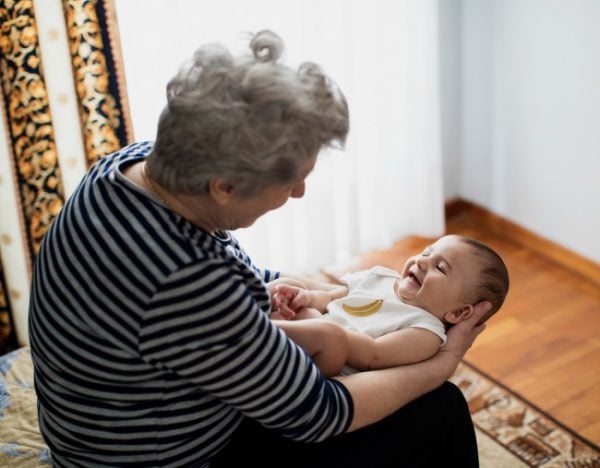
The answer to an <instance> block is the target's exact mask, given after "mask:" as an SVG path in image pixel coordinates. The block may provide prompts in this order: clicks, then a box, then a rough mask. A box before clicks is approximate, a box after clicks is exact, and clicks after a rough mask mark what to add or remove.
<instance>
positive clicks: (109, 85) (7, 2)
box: [0, 0, 133, 353]
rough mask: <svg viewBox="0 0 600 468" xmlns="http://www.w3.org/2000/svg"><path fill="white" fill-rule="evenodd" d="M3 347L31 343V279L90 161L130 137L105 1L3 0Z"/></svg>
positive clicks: (114, 33) (119, 65)
mask: <svg viewBox="0 0 600 468" xmlns="http://www.w3.org/2000/svg"><path fill="white" fill-rule="evenodd" d="M0 80H1V83H0V84H1V93H0V101H1V102H0V104H1V105H0V120H1V122H0V124H1V125H0V197H1V198H0V200H1V205H0V352H2V353H3V352H6V351H8V350H10V349H12V348H15V347H17V346H22V345H27V343H28V340H27V313H28V312H27V310H28V302H29V283H30V281H31V270H32V266H33V261H34V260H35V255H36V253H37V251H38V249H39V246H40V242H41V240H42V238H43V236H44V234H45V233H46V231H47V229H48V227H49V226H50V224H51V223H52V221H53V219H54V218H55V217H56V215H57V214H58V212H59V211H60V209H61V208H62V206H63V204H64V202H65V200H66V198H68V196H69V195H70V194H71V193H72V192H73V190H74V189H75V187H76V185H77V182H78V181H79V180H80V178H81V177H82V176H83V174H84V173H85V171H86V170H87V168H88V167H89V166H90V165H92V164H94V163H95V162H96V161H97V160H98V159H99V158H101V157H102V156H104V155H106V154H109V153H110V152H112V151H115V150H117V149H119V148H121V147H122V146H125V145H126V144H128V143H129V142H131V141H132V140H133V135H132V130H131V122H130V118H129V110H128V106H127V101H126V93H125V81H124V76H123V69H122V62H121V55H120V49H119V38H118V31H117V22H116V20H115V16H114V6H113V5H112V2H111V1H110V0H37V1H33V0H0Z"/></svg>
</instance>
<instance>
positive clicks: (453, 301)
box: [396, 236, 482, 319]
mask: <svg viewBox="0 0 600 468" xmlns="http://www.w3.org/2000/svg"><path fill="white" fill-rule="evenodd" d="M481 267H482V262H481V260H480V259H479V258H478V256H477V255H476V254H475V253H474V250H473V248H472V247H471V246H470V245H469V244H467V243H466V242H463V241H462V240H460V238H459V237H457V236H444V237H442V238H440V239H438V240H437V241H436V242H435V243H434V244H432V245H430V246H429V247H427V248H426V249H425V250H424V251H423V252H422V253H420V254H419V255H415V256H414V257H411V258H409V259H408V260H407V261H406V263H405V265H404V268H403V269H402V273H401V279H400V280H399V281H398V287H397V289H396V293H397V294H398V296H399V297H400V298H401V299H402V301H403V302H405V303H407V304H411V305H414V306H417V307H421V308H423V309H425V310H427V311H429V312H430V313H432V314H433V315H435V316H436V317H438V318H440V319H443V318H444V315H445V314H446V313H447V312H450V311H454V310H458V309H461V308H462V307H464V306H466V305H468V304H469V302H468V301H469V300H470V299H469V296H470V293H471V291H472V290H473V287H474V285H475V284H476V282H477V279H478V276H479V274H480V273H481Z"/></svg>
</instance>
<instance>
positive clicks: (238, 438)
mask: <svg viewBox="0 0 600 468" xmlns="http://www.w3.org/2000/svg"><path fill="white" fill-rule="evenodd" d="M213 466H214V467H216V468H237V467H246V466H247V467H261V468H263V467H274V468H275V467H282V468H321V467H322V468H383V467H402V468H405V467H406V468H429V467H431V468H440V467H449V468H454V467H456V468H471V467H478V466H479V460H478V456H477V442H476V439H475V431H474V429H473V422H472V420H471V415H470V414H469V410H468V407H467V403H466V401H465V399H464V397H463V395H462V393H461V391H460V390H459V389H458V388H457V387H456V386H455V385H454V384H452V383H449V382H446V383H445V384H444V385H442V386H441V387H440V388H438V389H436V390H434V391H432V392H430V393H428V394H426V395H424V396H422V397H421V398H419V399H417V400H415V401H413V402H412V403H410V404H408V405H406V406H405V407H403V408H402V409H400V410H399V411H398V412H396V413H394V414H392V415H391V416H389V417H387V418H386V419H383V420H382V421H380V422H378V423H376V424H372V425H370V426H368V427H365V428H363V429H360V430H358V431H354V432H351V433H347V434H341V435H339V436H336V437H331V438H330V439H327V440H325V441H323V442H319V443H303V442H293V441H290V440H288V439H284V438H283V437H281V436H279V435H278V434H276V433H274V432H273V431H270V430H267V429H264V428H263V427H262V426H260V425H259V424H257V423H256V422H254V421H251V420H246V421H244V422H243V423H242V425H241V426H240V428H239V429H238V430H237V431H236V433H235V435H234V437H233V439H232V440H231V442H230V443H229V445H228V446H227V447H226V448H225V449H224V450H223V451H222V452H221V453H220V455H219V457H218V458H217V459H216V460H215V461H214V462H213Z"/></svg>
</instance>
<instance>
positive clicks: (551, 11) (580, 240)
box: [440, 0, 600, 262]
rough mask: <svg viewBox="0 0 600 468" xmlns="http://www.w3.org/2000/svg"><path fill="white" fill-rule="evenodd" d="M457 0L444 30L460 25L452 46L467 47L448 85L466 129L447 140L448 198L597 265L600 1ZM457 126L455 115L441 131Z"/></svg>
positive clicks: (447, 71) (447, 75)
mask: <svg viewBox="0 0 600 468" xmlns="http://www.w3.org/2000/svg"><path fill="white" fill-rule="evenodd" d="M444 3H446V2H445V0H440V4H441V5H443V4H444ZM449 3H450V4H454V5H453V7H454V10H455V11H456V10H460V17H459V18H458V17H456V16H457V15H456V13H455V11H454V12H452V13H451V14H450V15H447V16H446V17H445V18H444V19H443V22H442V24H444V23H446V27H445V28H441V31H444V30H445V31H446V32H447V33H448V35H450V36H452V31H453V30H460V31H461V33H460V36H461V37H460V41H461V42H460V44H461V46H460V47H459V48H457V47H455V46H454V45H453V44H452V41H448V47H447V48H446V49H445V50H443V53H447V54H449V55H450V56H453V55H454V56H456V53H457V49H460V50H459V54H458V56H459V57H460V59H459V60H460V65H459V66H460V70H459V71H457V70H456V69H454V68H452V67H451V66H447V67H443V66H442V82H443V83H444V81H445V80H446V83H445V84H444V85H443V87H442V89H444V87H447V88H448V91H449V92H453V93H454V99H456V100H457V102H459V104H458V105H457V106H456V108H455V109H454V110H455V111H456V115H460V128H459V129H458V131H459V132H460V136H459V137H456V136H452V137H446V138H445V139H444V140H443V143H444V145H445V147H444V155H445V156H447V161H446V163H445V175H446V177H448V178H449V180H448V183H447V184H446V191H445V194H446V197H447V198H451V197H453V196H456V195H458V196H460V197H462V198H464V199H466V200H470V201H473V202H475V203H478V204H480V205H482V206H485V207H487V208H488V209H490V210H491V211H493V212H495V213H497V214H499V215H501V216H504V217H506V218H508V219H511V220H512V221H514V222H516V223H518V224H520V225H521V226H523V227H525V228H527V229H529V230H531V231H533V232H536V233H538V234H540V235H541V236H543V237H545V238H547V239H550V240H552V241H554V242H556V243H558V244H561V245H563V246H565V247H567V248H569V249H571V250H573V251H575V252H578V253H580V254H582V255H584V256H586V257H588V258H590V259H592V260H595V261H599V262H600V1H598V0H462V1H460V0H450V2H449ZM459 3H460V4H459ZM450 8H452V7H451V6H449V5H446V7H444V8H441V9H440V12H441V14H443V12H444V11H446V12H447V10H448V9H450ZM452 15H454V16H455V17H453V16H452ZM453 37H455V36H453ZM440 39H441V40H442V39H443V37H442V36H441V37H440ZM444 63H449V59H448V58H447V57H446V58H443V59H442V64H444ZM457 77H458V79H459V80H460V82H461V85H460V87H458V89H456V88H457V87H456V86H454V87H453V85H452V83H453V82H454V81H456V79H457ZM448 83H449V84H448ZM444 102H445V103H447V104H448V109H452V100H451V98H448V97H447V98H445V100H444ZM444 115H447V116H449V115H451V112H450V111H449V110H448V112H447V113H446V114H444ZM455 127H456V124H452V123H450V122H449V120H448V117H447V118H446V119H445V120H444V121H443V132H442V134H443V135H447V134H452V132H453V131H456V128H455ZM457 147H458V148H460V150H459V151H458V153H459V154H460V156H459V157H456V156H454V154H455V153H456V152H457V150H456V148H457ZM457 166H458V168H457Z"/></svg>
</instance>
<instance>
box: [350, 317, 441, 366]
mask: <svg viewBox="0 0 600 468" xmlns="http://www.w3.org/2000/svg"><path fill="white" fill-rule="evenodd" d="M347 333H348V339H349V340H350V354H349V356H348V365H350V366H352V367H353V368H355V369H358V370H361V371H365V370H374V369H385V368H387V367H395V366H402V365H405V364H413V363H416V362H421V361H424V360H425V359H428V358H430V357H431V356H433V355H434V354H435V353H436V352H437V351H438V350H439V349H440V345H441V343H442V341H441V340H440V338H439V337H438V336H437V335H435V334H434V333H432V332H431V331H429V330H426V329H424V328H403V329H401V330H398V331H395V332H393V333H389V334H387V335H383V336H380V337H378V338H372V337H371V336H369V335H367V334H366V333H361V332H355V331H351V330H347Z"/></svg>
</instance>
